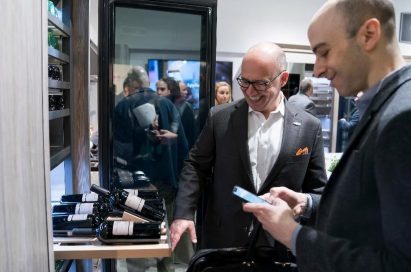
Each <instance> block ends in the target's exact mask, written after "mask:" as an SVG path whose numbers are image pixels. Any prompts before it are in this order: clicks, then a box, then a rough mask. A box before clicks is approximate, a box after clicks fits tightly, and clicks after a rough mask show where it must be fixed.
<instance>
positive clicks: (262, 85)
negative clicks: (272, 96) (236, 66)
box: [237, 70, 285, 91]
mask: <svg viewBox="0 0 411 272" xmlns="http://www.w3.org/2000/svg"><path fill="white" fill-rule="evenodd" d="M283 72H285V70H283V71H280V72H279V73H278V74H277V75H276V76H274V78H273V79H271V80H256V81H249V80H247V79H244V78H242V77H241V76H239V77H237V83H238V85H240V87H241V89H243V90H247V89H248V87H250V85H253V87H254V89H256V90H257V91H265V90H267V89H268V88H270V86H271V83H272V82H273V81H274V80H275V79H276V78H277V77H279V76H280V75H281V74H282V73H283Z"/></svg>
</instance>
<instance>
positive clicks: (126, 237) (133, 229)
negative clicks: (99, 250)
mask: <svg viewBox="0 0 411 272" xmlns="http://www.w3.org/2000/svg"><path fill="white" fill-rule="evenodd" d="M160 232H161V223H160V222H149V223H136V222H131V221H104V222H103V223H101V224H100V227H99V228H98V229H97V238H98V239H99V240H100V241H101V242H103V243H105V244H124V243H131V244H134V243H153V242H159V240H160V236H161V234H160Z"/></svg>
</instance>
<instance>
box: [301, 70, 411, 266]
mask: <svg viewBox="0 0 411 272" xmlns="http://www.w3.org/2000/svg"><path fill="white" fill-rule="evenodd" d="M410 199H411V66H408V67H405V68H402V69H401V70H400V71H397V72H395V73H393V74H391V75H390V76H389V77H387V78H386V79H385V80H384V81H383V82H382V85H381V87H380V89H379V92H378V93H377V94H376V96H375V97H374V98H373V100H372V102H371V104H370V106H369V108H368V109H367V111H366V112H365V113H364V116H363V117H362V119H361V120H360V122H359V123H358V125H357V128H356V129H355V131H354V133H353V135H352V138H351V142H350V143H349V145H348V147H347V150H346V151H345V153H344V155H343V156H342V158H341V160H340V162H339V163H338V165H337V166H336V169H335V170H334V171H333V174H332V175H331V177H330V180H329V181H328V184H327V186H326V188H325V190H324V193H323V196H322V200H321V203H320V206H319V211H318V213H317V222H316V228H315V229H312V228H309V227H303V228H302V230H301V232H300V233H299V235H298V237H297V261H298V267H299V271H300V272H306V271H316V272H320V271H327V272H328V271H350V272H355V271H373V272H378V271H385V272H387V271H393V272H394V271H395V272H400V271H411V211H410V208H409V203H410Z"/></svg>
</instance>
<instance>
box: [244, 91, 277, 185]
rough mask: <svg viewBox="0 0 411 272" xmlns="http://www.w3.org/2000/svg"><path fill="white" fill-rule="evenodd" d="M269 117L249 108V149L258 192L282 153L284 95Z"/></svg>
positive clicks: (254, 181) (254, 182)
mask: <svg viewBox="0 0 411 272" xmlns="http://www.w3.org/2000/svg"><path fill="white" fill-rule="evenodd" d="M280 95H281V102H280V104H279V105H278V107H277V109H276V110H274V111H272V112H270V115H269V116H268V118H267V119H265V116H264V115H263V114H262V113H261V112H257V111H254V110H253V109H251V108H249V110H248V150H249V154H250V162H251V170H252V174H253V184H254V187H255V189H256V191H257V192H258V190H259V189H260V187H261V185H262V184H263V183H264V181H265V179H266V178H267V176H268V174H269V173H270V171H271V168H273V166H274V163H275V162H276V161H277V158H278V155H279V154H280V149H281V142H282V139H283V130H284V112H285V106H284V96H282V94H280Z"/></svg>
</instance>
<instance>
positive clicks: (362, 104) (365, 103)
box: [356, 69, 399, 118]
mask: <svg viewBox="0 0 411 272" xmlns="http://www.w3.org/2000/svg"><path fill="white" fill-rule="evenodd" d="M398 70H399V69H397V70H395V71H392V72H391V73H389V74H387V75H386V76H385V77H384V78H383V79H381V80H380V81H378V82H377V83H376V84H374V86H372V87H370V88H368V89H367V90H365V91H364V94H363V95H362V96H361V97H360V98H359V99H358V100H357V102H356V106H357V108H358V112H359V114H360V118H362V116H363V115H364V113H365V111H366V110H367V108H368V107H369V106H370V104H371V101H372V100H373V98H374V96H375V95H376V94H377V93H378V92H379V91H380V88H381V85H382V83H383V81H384V80H385V79H386V78H388V77H390V76H391V75H392V74H394V73H396V72H397V71H398Z"/></svg>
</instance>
